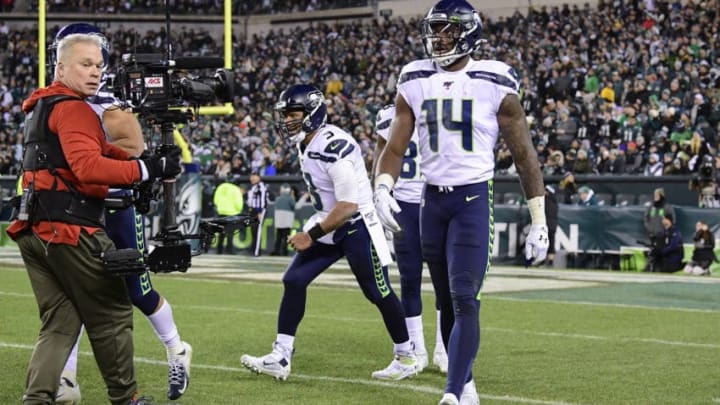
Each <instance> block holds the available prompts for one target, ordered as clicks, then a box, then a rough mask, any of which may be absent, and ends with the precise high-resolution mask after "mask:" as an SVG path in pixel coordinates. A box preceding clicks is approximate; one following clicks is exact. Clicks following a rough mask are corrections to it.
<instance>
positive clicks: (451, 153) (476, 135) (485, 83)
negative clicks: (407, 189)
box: [397, 59, 519, 186]
mask: <svg viewBox="0 0 720 405" xmlns="http://www.w3.org/2000/svg"><path fill="white" fill-rule="evenodd" d="M397 90H398V93H399V94H400V95H402V97H403V98H404V99H405V101H407V103H408V105H409V106H410V108H411V109H412V112H413V114H414V115H415V127H416V130H417V133H418V137H419V146H420V153H419V154H420V159H421V160H420V170H421V172H422V174H423V176H424V178H425V181H426V182H427V183H428V184H432V185H436V186H459V185H463V184H473V183H480V182H484V181H487V180H490V179H491V178H492V177H493V173H494V169H495V154H494V147H495V143H496V142H497V137H498V133H499V128H498V123H497V112H498V109H499V108H500V104H501V103H502V101H503V99H504V98H505V96H506V95H508V94H516V95H517V94H518V90H519V86H518V79H517V75H516V73H515V71H514V70H513V69H512V68H511V67H510V66H508V65H507V64H505V63H502V62H499V61H493V60H480V61H476V60H472V59H471V60H469V61H468V64H467V65H466V66H465V68H463V69H461V70H459V71H457V72H448V71H445V70H443V69H442V68H440V67H439V66H437V65H436V64H435V63H434V62H433V61H432V59H423V60H417V61H414V62H410V63H409V64H407V65H405V67H403V69H402V71H401V73H400V79H399V80H398V85H397Z"/></svg>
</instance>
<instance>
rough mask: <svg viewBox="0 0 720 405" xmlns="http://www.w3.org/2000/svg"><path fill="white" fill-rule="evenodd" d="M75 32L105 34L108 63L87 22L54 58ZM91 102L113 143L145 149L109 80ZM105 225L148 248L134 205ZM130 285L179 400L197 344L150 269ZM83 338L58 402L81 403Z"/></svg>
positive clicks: (114, 235) (120, 244)
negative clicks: (183, 333) (184, 333)
mask: <svg viewBox="0 0 720 405" xmlns="http://www.w3.org/2000/svg"><path fill="white" fill-rule="evenodd" d="M72 34H92V35H97V36H99V37H101V38H102V42H103V44H104V46H103V57H104V59H105V64H106V65H107V63H108V59H109V51H110V45H109V43H108V41H107V39H106V38H105V36H104V35H103V33H102V32H101V31H100V29H98V28H97V27H95V26H94V25H91V24H85V23H75V24H69V25H66V26H64V27H62V28H61V29H60V30H59V31H58V32H57V34H56V35H55V41H54V42H53V44H52V45H51V46H50V52H49V54H50V57H51V58H52V57H53V56H55V48H56V46H57V44H58V43H59V41H60V40H61V39H63V38H65V37H66V36H68V35H72ZM51 64H52V60H51ZM88 103H89V104H90V106H91V107H92V108H93V110H94V111H95V113H96V114H97V115H98V117H99V118H100V120H101V121H102V125H103V128H104V129H105V133H106V135H107V137H108V138H109V140H110V141H111V142H112V143H113V144H114V145H116V146H118V147H120V148H122V149H124V150H125V151H126V152H128V153H130V154H131V155H134V156H139V155H140V154H141V153H142V152H143V150H144V141H143V134H142V129H141V127H140V123H139V122H138V120H137V119H136V118H135V116H134V115H133V114H132V112H131V111H129V110H126V109H123V108H122V107H121V103H120V102H119V101H118V100H117V99H116V98H115V97H114V96H113V94H112V93H111V92H109V91H107V90H106V89H105V87H104V83H103V84H101V87H100V89H99V90H98V93H97V95H96V96H95V97H91V98H89V99H88ZM129 193H131V191H130V190H120V189H111V190H110V193H109V196H110V197H123V196H126V195H128V194H129ZM105 223H106V231H107V233H108V236H109V237H110V239H112V241H113V242H114V243H115V246H116V247H117V248H118V249H123V248H134V249H139V250H141V251H144V250H145V235H144V224H143V216H142V215H140V214H138V213H137V212H135V208H134V206H132V205H130V206H129V207H127V208H124V209H118V210H106V213H105ZM125 283H126V284H127V287H128V291H129V293H130V298H132V302H133V305H135V307H137V308H138V309H139V310H140V311H142V313H143V314H145V316H146V317H147V319H148V321H150V325H151V326H152V328H153V330H154V331H155V334H156V335H157V337H158V339H160V341H161V342H162V343H163V345H164V346H165V350H166V352H167V358H168V390H167V396H168V399H177V398H180V396H181V395H183V393H185V390H186V389H187V387H188V385H189V383H190V362H191V357H192V347H191V346H190V345H189V344H187V343H186V342H183V341H182V340H181V339H180V334H179V333H178V330H177V326H176V325H175V319H174V317H173V313H172V309H171V307H170V303H169V302H167V301H166V300H165V299H164V298H163V297H162V296H161V295H160V294H159V293H158V292H157V291H156V290H155V289H154V288H153V285H152V282H151V281H150V274H149V273H148V272H145V273H143V274H139V275H131V276H127V277H126V278H125ZM79 341H80V337H79V336H78V342H76V343H75V347H73V350H72V352H71V353H70V357H69V358H68V360H67V363H66V364H65V369H64V371H63V376H62V378H61V380H60V388H59V389H58V393H57V396H56V403H58V404H68V403H78V402H80V397H81V395H80V387H79V386H78V383H77V377H76V369H77V354H78V343H79Z"/></svg>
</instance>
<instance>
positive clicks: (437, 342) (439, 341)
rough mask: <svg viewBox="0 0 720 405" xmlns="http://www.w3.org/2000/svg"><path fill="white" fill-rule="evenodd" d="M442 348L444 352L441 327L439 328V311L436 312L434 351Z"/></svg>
mask: <svg viewBox="0 0 720 405" xmlns="http://www.w3.org/2000/svg"><path fill="white" fill-rule="evenodd" d="M439 348H442V349H443V351H445V343H443V339H442V327H441V326H440V311H437V327H436V328H435V350H438V349H439Z"/></svg>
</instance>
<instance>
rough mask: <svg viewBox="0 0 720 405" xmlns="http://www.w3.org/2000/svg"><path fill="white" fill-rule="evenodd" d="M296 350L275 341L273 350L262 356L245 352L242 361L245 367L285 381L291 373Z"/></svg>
mask: <svg viewBox="0 0 720 405" xmlns="http://www.w3.org/2000/svg"><path fill="white" fill-rule="evenodd" d="M293 352H294V350H291V349H288V348H286V347H284V346H282V345H281V344H280V343H278V342H275V343H273V350H272V352H270V353H269V354H266V355H265V356H262V357H255V356H250V355H249V354H243V355H242V356H241V357H240V362H241V363H242V365H243V366H245V368H247V369H248V370H250V371H252V372H253V373H256V374H267V375H269V376H272V377H274V378H275V379H277V380H282V381H285V380H287V378H288V376H289V375H290V359H291V358H292V355H293Z"/></svg>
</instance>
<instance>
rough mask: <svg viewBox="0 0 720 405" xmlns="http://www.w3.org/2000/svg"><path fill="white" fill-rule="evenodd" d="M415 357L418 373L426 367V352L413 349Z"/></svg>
mask: <svg viewBox="0 0 720 405" xmlns="http://www.w3.org/2000/svg"><path fill="white" fill-rule="evenodd" d="M415 357H416V358H417V372H418V373H420V372H422V371H423V370H425V367H427V366H428V352H427V350H425V348H422V349H421V350H417V349H415Z"/></svg>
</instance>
